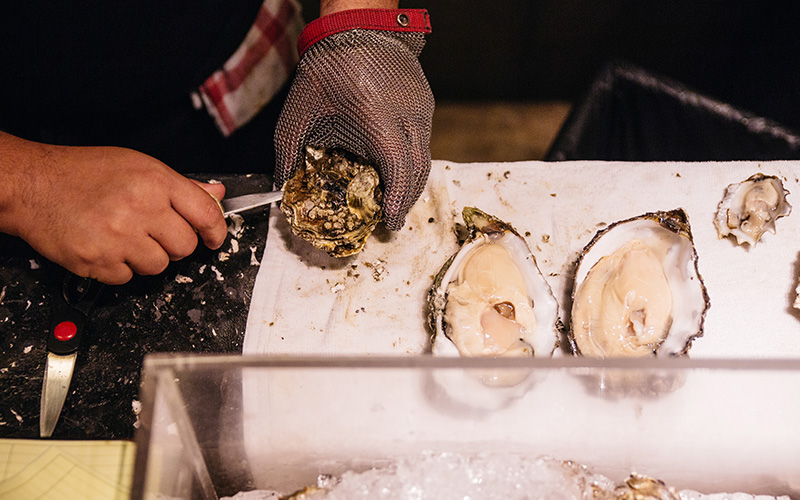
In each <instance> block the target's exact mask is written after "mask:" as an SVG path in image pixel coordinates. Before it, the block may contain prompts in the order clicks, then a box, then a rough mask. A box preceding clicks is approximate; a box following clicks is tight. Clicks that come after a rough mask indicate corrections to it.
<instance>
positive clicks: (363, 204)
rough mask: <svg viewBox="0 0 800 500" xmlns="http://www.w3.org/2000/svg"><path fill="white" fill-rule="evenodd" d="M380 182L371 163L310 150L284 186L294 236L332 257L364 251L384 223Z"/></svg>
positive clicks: (283, 203) (335, 151) (283, 205)
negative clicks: (382, 222)
mask: <svg viewBox="0 0 800 500" xmlns="http://www.w3.org/2000/svg"><path fill="white" fill-rule="evenodd" d="M379 183H380V178H379V177H378V172H377V170H375V168H374V167H372V166H371V165H369V164H368V163H367V161H366V160H364V159H363V158H360V157H358V156H355V155H353V154H350V153H348V152H346V151H344V150H340V149H330V150H327V149H315V148H311V147H308V148H306V156H305V161H304V162H303V165H302V166H300V167H299V168H298V169H297V170H296V171H295V173H294V175H292V177H291V178H290V179H289V180H288V181H286V184H284V186H283V200H282V201H281V205H280V207H281V211H282V212H283V213H284V215H286V218H287V219H288V220H289V224H290V225H291V227H292V232H293V233H294V234H295V235H297V236H300V237H301V238H303V239H305V240H306V241H308V242H309V243H311V244H312V245H314V246H315V247H316V248H319V249H320V250H324V251H325V252H328V253H329V254H330V255H331V256H333V257H347V256H349V255H353V254H356V253H358V252H360V251H361V249H362V248H363V247H364V244H365V243H366V240H367V238H368V237H369V235H370V234H372V231H373V230H374V229H375V226H376V225H377V224H378V222H379V221H380V220H381V217H382V211H381V199H382V196H383V195H382V191H381V189H380V187H379Z"/></svg>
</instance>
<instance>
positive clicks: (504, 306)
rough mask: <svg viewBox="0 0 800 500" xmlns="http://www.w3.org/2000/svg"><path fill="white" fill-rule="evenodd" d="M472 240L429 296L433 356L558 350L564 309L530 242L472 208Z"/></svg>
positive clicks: (468, 218) (468, 210)
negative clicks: (537, 263) (560, 308)
mask: <svg viewBox="0 0 800 500" xmlns="http://www.w3.org/2000/svg"><path fill="white" fill-rule="evenodd" d="M462 216H463V218H464V222H465V223H466V225H467V229H468V231H469V236H468V238H467V240H466V241H465V242H464V244H463V245H462V246H461V249H460V250H459V251H458V252H457V253H456V254H455V255H453V256H452V257H451V258H450V259H448V261H447V262H446V263H445V265H444V266H443V267H442V269H441V270H440V271H439V273H438V274H437V275H436V277H435V278H434V283H433V287H432V288H431V290H430V292H429V294H428V313H429V322H430V327H431V331H432V332H433V348H432V349H433V354H435V355H454V356H457V355H462V356H545V357H549V356H551V355H552V353H553V351H554V349H555V348H556V345H557V344H558V329H557V322H558V304H557V303H556V300H555V298H554V297H553V294H552V292H551V291H550V286H549V285H548V284H547V282H546V281H545V279H544V277H543V276H542V274H541V272H540V271H539V268H538V266H537V265H536V259H535V258H534V256H533V254H531V251H530V249H529V248H528V245H527V244H526V243H525V240H524V239H523V238H522V237H521V236H520V235H519V234H517V232H516V231H515V230H514V228H512V227H511V226H510V225H509V224H507V223H505V222H503V221H501V220H500V219H498V218H496V217H494V216H492V215H489V214H486V213H484V212H482V211H481V210H478V209H477V208H473V207H465V208H464V210H463V212H462Z"/></svg>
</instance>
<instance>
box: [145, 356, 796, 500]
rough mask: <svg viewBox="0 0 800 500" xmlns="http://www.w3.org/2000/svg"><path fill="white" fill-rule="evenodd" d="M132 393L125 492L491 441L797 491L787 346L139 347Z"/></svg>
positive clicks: (521, 450)
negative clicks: (136, 386) (554, 354)
mask: <svg viewBox="0 0 800 500" xmlns="http://www.w3.org/2000/svg"><path fill="white" fill-rule="evenodd" d="M142 402H143V409H142V413H141V414H140V424H141V425H140V428H139V432H138V434H137V460H136V470H135V476H134V488H133V490H134V491H133V494H132V498H134V499H140V498H147V499H150V498H185V499H195V498H200V499H213V498H217V497H220V496H226V495H233V494H235V493H236V492H238V491H248V490H252V489H270V490H277V491H281V492H285V493H289V492H292V491H295V490H297V489H299V488H302V487H304V486H306V485H311V484H314V483H315V482H316V478H317V476H318V475H319V474H341V473H342V472H343V471H346V470H356V471H360V470H366V469H368V468H370V467H373V466H376V465H377V466H379V465H382V464H386V463H388V462H389V461H391V460H393V459H396V458H399V457H409V456H410V457H413V456H415V455H417V454H419V453H421V452H424V451H434V452H457V453H468V454H469V453H482V452H486V451H489V450H490V451H492V452H502V453H512V454H517V455H520V456H526V457H532V458H534V457H538V456H543V455H544V456H550V457H554V458H557V459H561V460H573V461H576V462H579V463H581V464H584V465H587V466H589V467H590V468H591V469H592V470H593V471H594V472H597V473H600V474H604V475H606V476H608V477H610V478H614V479H617V480H624V479H625V478H627V477H628V475H629V474H630V473H631V472H637V473H640V474H645V475H648V476H651V477H655V478H659V479H661V480H663V481H665V482H666V483H667V484H668V485H669V486H672V487H675V488H676V489H693V490H697V491H700V492H706V493H712V492H723V491H725V492H732V491H743V492H747V493H751V494H769V495H791V496H793V497H800V360H774V359H773V360H690V359H663V360H662V359H646V360H611V361H609V360H606V361H600V360H588V359H575V358H559V359H546V360H539V359H536V360H534V359H464V358H446V359H443V358H434V357H431V356H421V357H390V358H369V357H357V358H343V357H311V358H275V357H253V356H229V355H219V356H216V355H210V356H209V355H202V356H199V355H150V356H148V357H147V358H146V360H145V364H144V381H143V386H142Z"/></svg>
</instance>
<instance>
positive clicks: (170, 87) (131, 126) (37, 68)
mask: <svg viewBox="0 0 800 500" xmlns="http://www.w3.org/2000/svg"><path fill="white" fill-rule="evenodd" d="M260 5H261V0H194V1H191V2H189V1H185V0H168V1H158V0H78V1H69V2H63V1H61V2H60V1H46V0H33V1H25V2H17V1H12V2H2V5H0V130H3V131H6V132H8V133H11V134H14V135H17V136H20V137H23V138H25V139H30V140H36V141H41V142H47V143H51V144H65V145H74V146H78V145H93V146H99V145H113V146H123V147H130V148H133V149H137V150H139V151H141V152H144V153H147V154H150V155H152V156H154V157H156V158H158V159H159V160H161V161H163V162H165V163H167V164H168V165H170V166H171V167H172V168H175V169H176V170H179V171H183V172H241V171H248V172H254V171H259V172H263V171H264V170H263V168H259V165H253V164H249V165H247V164H240V165H237V162H239V161H240V160H243V159H241V158H238V156H240V155H238V154H236V153H237V151H230V150H231V144H230V143H231V142H236V141H228V140H225V139H223V138H222V136H221V135H220V134H219V132H217V131H216V128H215V126H214V123H213V120H212V119H211V117H210V116H208V114H207V113H206V111H205V110H204V109H200V110H196V109H194V107H193V106H192V101H191V97H190V95H191V92H192V91H193V90H194V89H195V88H197V86H198V85H200V84H201V83H202V82H203V81H204V80H205V79H206V78H207V77H208V76H209V75H211V73H213V72H214V71H215V70H216V69H218V68H219V67H221V66H222V64H223V63H224V62H225V61H226V60H227V59H228V57H230V55H231V54H233V52H234V51H235V50H236V48H237V47H238V46H239V44H240V43H241V42H242V40H243V39H244V37H245V34H246V33H247V31H248V30H249V29H250V27H251V26H252V24H253V21H254V20H255V16H256V13H257V12H258V9H259V7H260ZM276 107H277V108H278V111H279V109H280V104H279V103H276V102H273V103H271V106H270V108H272V111H271V113H272V114H274V115H275V117H277V113H278V111H275V109H274V108H276ZM267 113H268V114H269V113H270V111H269V110H268V112H267ZM270 120H271V119H270ZM265 121H268V120H266V119H265V118H264V117H259V119H257V120H254V122H253V123H251V124H249V125H248V126H246V127H244V128H243V129H242V130H240V131H237V132H236V133H235V134H234V135H233V136H232V137H231V139H234V138H235V137H236V136H237V135H246V134H244V133H240V132H243V131H244V130H245V129H247V128H248V127H250V125H255V126H261V127H262V129H263V130H262V133H263V134H268V137H263V143H268V144H260V143H261V142H262V140H261V136H262V133H258V134H256V135H257V136H258V137H257V140H256V143H255V144H254V147H255V148H259V147H261V148H266V149H268V150H269V151H271V150H272V128H274V126H271V125H270V124H268V123H266V124H265V123H263V122H265ZM253 128H255V127H250V129H253ZM237 140H238V141H239V142H241V140H242V139H241V138H239V139H237ZM269 151H265V153H264V154H269V157H268V158H267V159H266V160H268V161H269V162H270V163H271V162H273V161H274V157H273V154H271V153H269ZM230 154H233V157H229V155H230ZM242 169H244V170H242Z"/></svg>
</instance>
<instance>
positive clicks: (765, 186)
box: [714, 174, 792, 246]
mask: <svg viewBox="0 0 800 500" xmlns="http://www.w3.org/2000/svg"><path fill="white" fill-rule="evenodd" d="M788 194H789V191H787V190H785V189H784V188H783V183H782V182H781V180H780V179H778V178H777V177H775V176H774V175H764V174H755V175H753V176H751V177H750V178H749V179H747V180H745V181H743V182H739V183H737V184H731V185H729V186H728V187H727V188H726V189H725V195H724V196H723V198H722V201H720V202H719V206H718V207H717V213H716V215H715V217H714V226H715V227H716V228H717V234H718V235H719V237H720V238H725V237H727V236H729V235H733V236H735V237H736V242H737V243H738V244H739V245H742V244H744V243H749V244H750V245H751V246H756V244H757V243H758V242H759V240H760V239H761V236H763V235H764V233H766V232H767V231H769V232H771V233H772V234H775V221H776V220H777V219H779V218H781V217H784V216H786V215H789V214H790V213H791V212H792V206H791V205H790V204H789V202H788V201H786V195H788Z"/></svg>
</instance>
